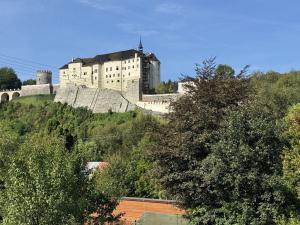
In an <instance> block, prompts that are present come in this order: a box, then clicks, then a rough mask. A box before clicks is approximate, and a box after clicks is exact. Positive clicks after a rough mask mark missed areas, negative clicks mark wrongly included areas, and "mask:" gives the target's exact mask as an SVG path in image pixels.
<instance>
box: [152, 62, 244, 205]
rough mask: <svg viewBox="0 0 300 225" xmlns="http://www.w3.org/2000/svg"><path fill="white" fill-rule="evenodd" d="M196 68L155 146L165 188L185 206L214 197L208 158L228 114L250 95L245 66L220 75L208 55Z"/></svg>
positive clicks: (154, 155)
mask: <svg viewBox="0 0 300 225" xmlns="http://www.w3.org/2000/svg"><path fill="white" fill-rule="evenodd" d="M245 69H246V68H245ZM196 73H197V74H196V78H192V77H187V80H189V81H190V82H189V84H188V85H187V88H188V92H187V94H186V95H185V96H183V97H181V98H180V99H179V100H178V101H177V102H175V103H174V104H173V105H172V106H173V112H172V113H170V115H169V117H168V119H169V123H168V124H167V125H166V126H165V127H164V129H162V131H161V132H160V133H159V134H158V137H157V138H158V144H157V145H156V146H155V147H153V148H152V158H153V160H155V161H156V163H157V165H158V166H157V172H158V174H159V177H160V181H161V183H162V185H163V188H165V189H166V191H167V193H168V194H170V195H171V196H173V197H174V198H175V199H176V200H178V201H179V203H180V204H181V205H182V206H183V207H185V208H194V207H197V206H199V205H200V204H202V202H203V201H204V202H208V201H212V199H211V198H210V196H209V192H210V189H211V187H210V186H209V185H206V184H205V179H206V177H205V171H203V168H204V167H203V163H204V160H205V159H206V158H207V157H208V156H209V155H210V153H211V151H212V147H213V144H215V143H216V142H217V141H218V140H219V129H220V128H221V127H222V124H223V122H224V118H225V116H226V115H227V114H228V113H229V112H230V111H231V110H235V109H237V108H238V107H239V106H240V105H241V104H242V103H243V102H244V100H246V99H247V97H248V94H249V88H248V85H249V82H248V80H247V79H246V78H245V77H244V73H245V70H243V71H241V73H240V74H238V75H236V76H234V77H228V76H226V74H221V75H218V76H217V75H216V66H215V63H214V59H210V60H206V61H204V63H203V66H202V67H200V66H199V65H197V67H196Z"/></svg>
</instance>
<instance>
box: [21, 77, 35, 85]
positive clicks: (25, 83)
mask: <svg viewBox="0 0 300 225" xmlns="http://www.w3.org/2000/svg"><path fill="white" fill-rule="evenodd" d="M35 84H36V80H33V79H28V80H24V81H23V82H22V85H24V86H25V85H35Z"/></svg>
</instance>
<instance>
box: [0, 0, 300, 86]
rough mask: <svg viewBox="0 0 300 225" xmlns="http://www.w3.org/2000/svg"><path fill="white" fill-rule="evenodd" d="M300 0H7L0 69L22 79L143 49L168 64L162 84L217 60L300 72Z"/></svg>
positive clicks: (0, 29) (0, 18)
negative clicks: (81, 61) (84, 60)
mask: <svg viewBox="0 0 300 225" xmlns="http://www.w3.org/2000/svg"><path fill="white" fill-rule="evenodd" d="M299 9H300V1H299V0H289V1H283V0H181V1H179V0H167V1H164V0H0V43H1V44H0V66H11V67H13V68H15V70H16V71H17V73H18V76H19V77H20V78H21V79H22V80H26V79H30V78H33V79H34V78H35V77H34V76H35V75H34V74H35V71H36V70H38V69H50V70H52V71H53V76H54V77H53V78H54V82H55V83H57V82H58V68H59V67H61V66H62V65H64V64H66V63H68V62H69V61H70V60H71V58H72V57H93V56H95V55H97V54H104V53H110V52H115V51H120V50H127V49H131V48H136V47H137V45H138V42H139V38H140V36H141V37H142V41H143V44H144V49H145V51H147V52H153V53H155V54H156V56H157V57H158V58H159V59H160V61H161V79H162V80H168V79H172V80H176V79H178V78H179V77H181V75H182V74H183V75H193V74H194V73H195V72H194V69H195V64H196V63H201V62H202V61H203V60H205V59H207V58H211V57H216V63H218V64H228V65H231V66H232V67H233V68H234V69H235V70H236V71H239V70H240V69H242V67H243V66H245V65H248V64H249V65H250V66H251V67H250V71H249V72H252V71H257V70H260V71H269V70H275V71H279V72H286V71H290V70H297V69H300V57H299V53H300V38H299V37H300V13H299Z"/></svg>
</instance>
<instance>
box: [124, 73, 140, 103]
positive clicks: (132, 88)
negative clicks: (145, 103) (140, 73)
mask: <svg viewBox="0 0 300 225" xmlns="http://www.w3.org/2000/svg"><path fill="white" fill-rule="evenodd" d="M126 89H127V91H126V92H125V93H124V97H125V98H126V99H128V100H129V101H130V102H131V103H133V104H135V103H136V102H138V101H140V100H141V99H142V92H141V90H142V83H141V79H133V80H129V81H128V83H127V87H126Z"/></svg>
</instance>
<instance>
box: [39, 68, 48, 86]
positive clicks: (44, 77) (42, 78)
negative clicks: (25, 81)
mask: <svg viewBox="0 0 300 225" xmlns="http://www.w3.org/2000/svg"><path fill="white" fill-rule="evenodd" d="M36 84H37V85H40V84H52V72H51V71H49V70H38V71H37V73H36Z"/></svg>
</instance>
